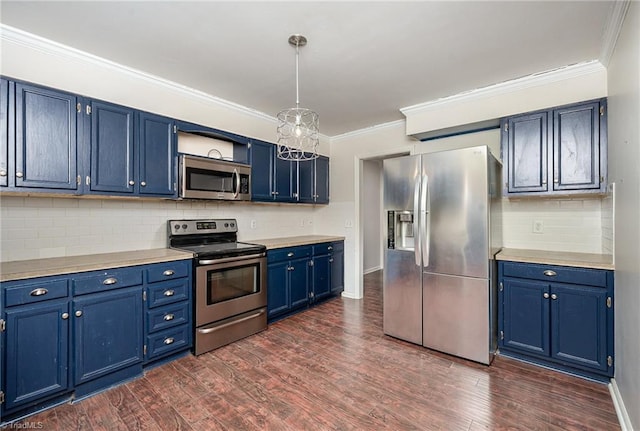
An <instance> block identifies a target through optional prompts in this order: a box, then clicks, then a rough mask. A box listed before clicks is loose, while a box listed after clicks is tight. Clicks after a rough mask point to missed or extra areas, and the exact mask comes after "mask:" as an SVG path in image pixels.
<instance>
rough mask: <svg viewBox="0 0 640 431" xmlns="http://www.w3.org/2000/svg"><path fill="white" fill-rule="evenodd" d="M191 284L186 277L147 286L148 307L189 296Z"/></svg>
mask: <svg viewBox="0 0 640 431" xmlns="http://www.w3.org/2000/svg"><path fill="white" fill-rule="evenodd" d="M190 290H191V284H190V283H189V279H188V278H180V279H178V280H170V281H164V282H162V283H155V284H153V285H152V286H149V287H148V290H147V292H148V293H147V301H148V303H149V308H155V307H159V306H161V305H164V304H173V303H174V302H178V301H184V300H185V299H188V298H189V291H190Z"/></svg>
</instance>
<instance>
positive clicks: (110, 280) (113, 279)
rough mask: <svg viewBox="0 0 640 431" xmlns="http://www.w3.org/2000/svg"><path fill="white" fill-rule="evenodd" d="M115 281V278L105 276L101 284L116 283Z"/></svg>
mask: <svg viewBox="0 0 640 431" xmlns="http://www.w3.org/2000/svg"><path fill="white" fill-rule="evenodd" d="M117 282H118V279H117V278H115V277H109V278H105V279H104V281H103V282H102V284H104V285H105V286H111V285H112V284H116V283H117Z"/></svg>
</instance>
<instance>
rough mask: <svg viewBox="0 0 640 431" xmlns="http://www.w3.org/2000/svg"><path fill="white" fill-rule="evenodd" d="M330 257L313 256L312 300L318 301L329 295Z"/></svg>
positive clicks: (326, 255)
mask: <svg viewBox="0 0 640 431" xmlns="http://www.w3.org/2000/svg"><path fill="white" fill-rule="evenodd" d="M329 259H330V256H329V255H328V254H322V255H320V256H315V255H314V256H313V300H315V301H319V300H321V299H324V298H326V297H328V296H329V295H331V266H330V264H329Z"/></svg>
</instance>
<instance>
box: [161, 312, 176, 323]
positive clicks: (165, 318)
mask: <svg viewBox="0 0 640 431" xmlns="http://www.w3.org/2000/svg"><path fill="white" fill-rule="evenodd" d="M175 317H176V316H174V315H173V314H165V315H164V320H165V322H168V321H170V320H173V319H174V318H175Z"/></svg>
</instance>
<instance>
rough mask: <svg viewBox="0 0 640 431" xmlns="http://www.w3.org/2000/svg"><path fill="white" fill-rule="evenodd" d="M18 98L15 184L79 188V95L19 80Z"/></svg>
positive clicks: (16, 96)
mask: <svg viewBox="0 0 640 431" xmlns="http://www.w3.org/2000/svg"><path fill="white" fill-rule="evenodd" d="M15 98H16V100H15V109H16V112H15V173H14V174H13V175H14V179H15V186H16V187H30V188H47V189H67V190H76V189H77V180H76V177H77V167H78V166H77V132H78V130H77V125H78V121H77V115H78V114H77V109H78V97H76V96H75V95H73V94H68V93H64V92H60V91H55V90H49V89H45V88H41V87H36V86H31V85H26V84H21V83H17V84H16V85H15ZM9 184H10V185H11V181H10V183H9Z"/></svg>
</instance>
